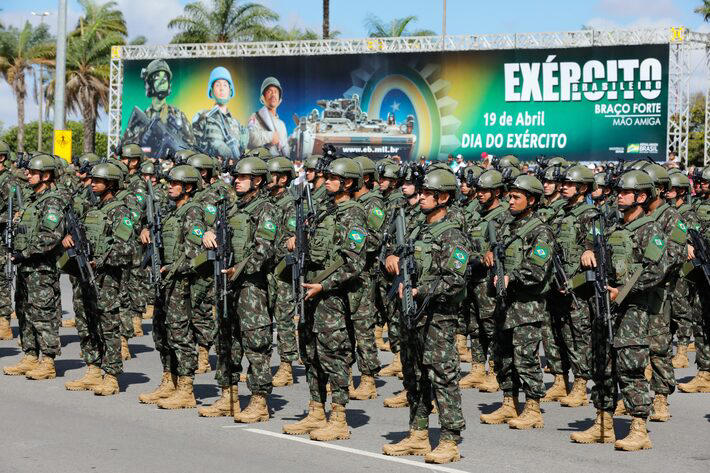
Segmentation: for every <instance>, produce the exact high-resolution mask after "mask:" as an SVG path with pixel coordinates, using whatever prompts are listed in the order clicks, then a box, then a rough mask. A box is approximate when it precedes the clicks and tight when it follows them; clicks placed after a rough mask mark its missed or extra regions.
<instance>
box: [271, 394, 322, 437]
mask: <svg viewBox="0 0 710 473" xmlns="http://www.w3.org/2000/svg"><path fill="white" fill-rule="evenodd" d="M326 423H327V421H326V419H325V408H324V406H323V403H322V402H316V401H311V402H309V403H308V415H307V416H306V417H304V418H303V419H301V420H299V421H298V422H296V423H294V424H284V426H283V427H282V430H283V433H285V434H289V435H303V434H308V433H310V432H311V431H312V430H316V429H320V428H321V427H325V426H326Z"/></svg>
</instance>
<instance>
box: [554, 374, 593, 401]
mask: <svg viewBox="0 0 710 473" xmlns="http://www.w3.org/2000/svg"><path fill="white" fill-rule="evenodd" d="M587 404H589V399H587V380H586V379H584V378H574V384H573V385H572V391H571V392H570V393H569V394H568V395H567V396H565V397H563V398H562V399H560V405H562V406H565V407H580V406H586V405H587Z"/></svg>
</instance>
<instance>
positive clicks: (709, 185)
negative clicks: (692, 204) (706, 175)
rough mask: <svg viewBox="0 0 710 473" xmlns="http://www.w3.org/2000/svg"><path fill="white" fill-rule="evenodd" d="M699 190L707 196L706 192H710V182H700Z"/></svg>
mask: <svg viewBox="0 0 710 473" xmlns="http://www.w3.org/2000/svg"><path fill="white" fill-rule="evenodd" d="M700 188H701V189H702V191H703V193H705V194H707V193H708V191H710V181H702V182H701V183H700Z"/></svg>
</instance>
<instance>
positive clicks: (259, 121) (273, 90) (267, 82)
mask: <svg viewBox="0 0 710 473" xmlns="http://www.w3.org/2000/svg"><path fill="white" fill-rule="evenodd" d="M260 94H261V96H260V97H259V101H260V102H261V103H262V104H263V107H261V108H260V109H259V110H258V111H257V112H255V113H253V114H252V115H251V117H249V123H248V125H247V126H248V127H249V148H260V147H266V148H268V149H269V151H270V152H271V154H272V155H273V156H290V154H291V153H290V149H289V144H288V132H287V131H286V124H285V123H284V122H283V121H282V120H281V119H280V118H279V116H278V114H277V113H276V109H277V108H278V106H279V105H281V102H282V101H283V89H282V88H281V83H280V82H279V80H278V79H277V78H275V77H267V78H266V79H264V81H263V82H262V83H261V92H260Z"/></svg>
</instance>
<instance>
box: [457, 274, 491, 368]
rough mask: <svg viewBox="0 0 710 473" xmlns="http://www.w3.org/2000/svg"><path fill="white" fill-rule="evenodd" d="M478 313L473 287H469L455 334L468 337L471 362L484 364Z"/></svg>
mask: <svg viewBox="0 0 710 473" xmlns="http://www.w3.org/2000/svg"><path fill="white" fill-rule="evenodd" d="M478 312H479V311H478V300H477V299H476V293H475V291H474V287H472V286H471V285H469V287H468V291H467V297H466V299H465V300H464V301H463V304H462V306H461V310H460V311H459V316H458V320H457V322H458V324H457V327H456V334H457V335H464V336H465V337H466V338H467V339H468V338H469V337H470V339H471V360H472V362H473V363H480V364H484V363H485V362H486V352H485V351H484V346H483V343H482V341H481V339H482V336H481V331H482V330H483V329H482V327H481V326H480V322H479V315H478ZM486 348H487V345H486Z"/></svg>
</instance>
